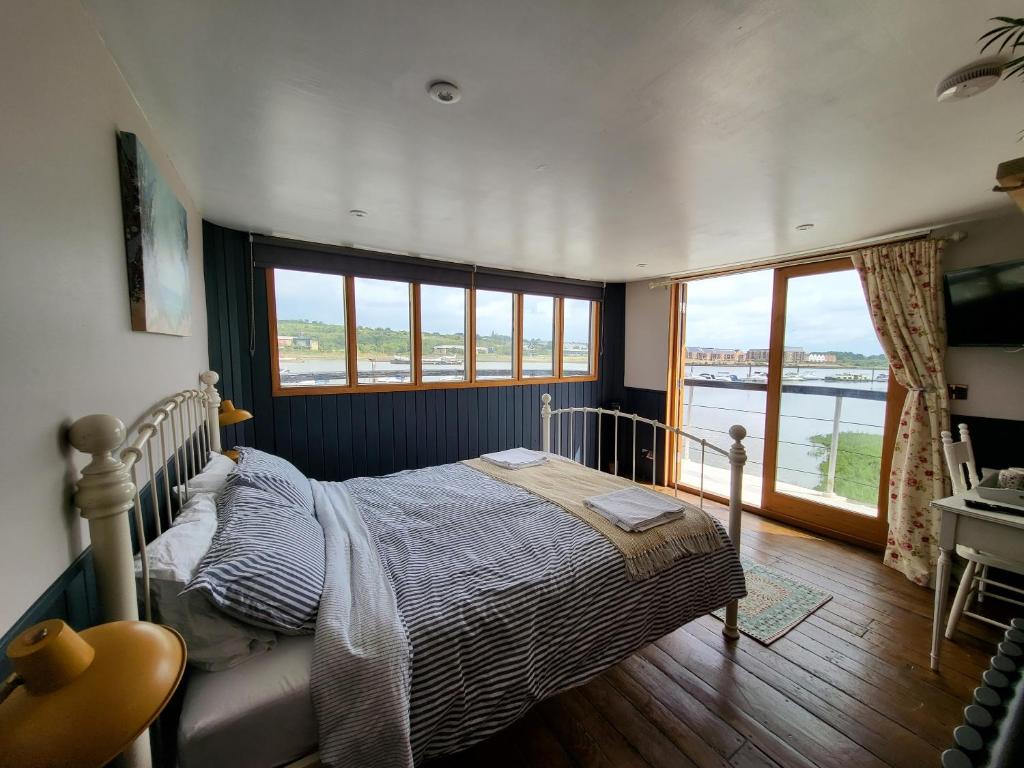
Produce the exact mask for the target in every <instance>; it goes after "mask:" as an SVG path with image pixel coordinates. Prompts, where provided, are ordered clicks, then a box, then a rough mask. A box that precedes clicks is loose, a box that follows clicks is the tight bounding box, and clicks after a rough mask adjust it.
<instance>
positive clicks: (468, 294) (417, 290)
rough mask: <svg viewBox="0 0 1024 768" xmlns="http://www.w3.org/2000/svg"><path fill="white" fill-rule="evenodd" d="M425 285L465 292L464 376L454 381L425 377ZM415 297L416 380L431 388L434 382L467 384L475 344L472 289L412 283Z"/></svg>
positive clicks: (470, 376) (439, 284) (459, 286)
mask: <svg viewBox="0 0 1024 768" xmlns="http://www.w3.org/2000/svg"><path fill="white" fill-rule="evenodd" d="M423 286H431V287H434V288H451V289H453V290H458V291H462V294H463V306H462V312H463V316H462V319H463V323H462V333H463V337H462V340H463V343H464V346H463V349H462V365H463V371H464V373H463V377H462V378H461V379H456V380H454V381H424V379H423V303H422V298H421V291H422V289H423ZM412 290H413V297H414V308H413V310H412V311H413V318H412V322H413V325H414V326H415V328H416V342H415V344H416V348H417V350H418V351H417V352H416V355H418V357H419V359H418V360H417V359H416V357H414V358H413V360H414V362H415V363H416V370H415V371H413V375H414V376H415V377H416V379H415V380H416V382H417V383H418V384H421V385H423V386H422V387H421V388H424V389H425V388H430V387H431V386H432V385H434V384H465V383H466V382H468V381H472V371H471V369H470V360H471V355H470V347H472V346H473V342H472V339H471V338H470V336H469V331H470V328H471V327H472V325H473V323H472V322H471V321H470V318H469V315H470V311H472V310H475V306H474V304H473V301H472V295H473V294H472V289H470V288H465V287H463V286H461V285H443V284H441V283H425V282H424V283H415V282H414V283H413V284H412Z"/></svg>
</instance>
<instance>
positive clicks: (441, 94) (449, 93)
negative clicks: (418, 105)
mask: <svg viewBox="0 0 1024 768" xmlns="http://www.w3.org/2000/svg"><path fill="white" fill-rule="evenodd" d="M427 93H429V94H430V98H432V99H433V100H434V101H436V102H439V103H441V104H454V103H455V102H456V101H458V100H459V99H461V98H462V92H461V91H460V90H459V86H457V85H456V84H455V83H452V82H449V81H447V80H435V81H434V82H432V83H430V85H428V86H427Z"/></svg>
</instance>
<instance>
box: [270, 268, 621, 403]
mask: <svg viewBox="0 0 1024 768" xmlns="http://www.w3.org/2000/svg"><path fill="white" fill-rule="evenodd" d="M275 269H287V270H291V271H297V272H310V273H313V274H320V275H333V276H335V277H341V278H343V279H344V281H345V323H346V327H345V336H346V350H345V354H346V365H347V368H348V370H347V383H346V384H344V385H337V384H331V385H323V386H316V385H314V386H306V387H303V386H296V387H282V386H281V379H280V372H281V371H280V359H279V358H280V353H279V348H278V343H277V296H276V291H275V286H274V270H275ZM264 272H265V273H266V275H265V281H266V290H267V325H268V328H269V333H270V336H269V339H268V345H269V347H270V350H269V352H270V385H271V386H270V389H271V395H272V396H273V397H292V396H296V395H299V396H301V395H343V394H360V393H362V394H371V393H381V392H417V391H424V390H431V389H471V388H476V387H515V386H523V385H528V384H555V383H572V382H587V381H597V380H598V378H599V376H600V371H599V369H598V363H599V361H600V339H601V325H600V317H601V315H600V310H601V302H600V301H599V300H596V299H585V301H589V302H590V309H591V323H590V335H591V343H590V373H589V374H588V375H586V376H563V375H562V357H563V354H564V351H563V350H562V338H563V332H564V327H565V317H564V307H565V302H564V298H566V297H563V296H554V297H553V298H554V302H555V310H554V311H555V323H554V325H555V327H554V335H555V339H554V342H555V344H556V346H555V349H556V350H558V353H557V354H555V355H554V365H555V375H553V376H537V377H529V378H524V377H523V375H522V372H523V364H522V363H523V360H522V357H523V352H522V338H523V296H524V295H525V294H526V293H530V292H529V291H514V290H513V291H501V292H503V293H510V294H512V297H513V337H514V338H513V347H512V349H513V355H512V367H513V370H512V378H506V379H478V378H477V373H476V293H477V290H478V289H477V288H476V287H475V286H470V287H468V288H464V290H465V291H466V295H467V302H466V304H467V314H466V336H467V345H466V346H467V349H466V378H465V379H464V380H462V381H424V380H423V354H422V325H423V324H422V307H421V301H420V286H421V285H424V284H426V285H442V284H441V283H433V282H426V281H419V280H408V281H402V280H400V279H395V278H388V279H390V280H392V281H393V282H408V283H409V286H410V288H411V296H412V298H411V312H412V324H411V336H412V381H411V382H410V383H406V384H397V383H396V384H379V383H374V384H359V383H358V379H359V372H358V347H357V345H356V331H357V325H356V323H357V319H356V307H355V275H351V274H340V273H335V272H325V271H321V270H316V269H297V268H294V267H290V266H283V265H282V266H280V267H271V266H267V267H266V268H265V269H264ZM480 290H491V289H480ZM494 290H500V289H494ZM530 295H536V294H533V293H530ZM569 298H573V297H569Z"/></svg>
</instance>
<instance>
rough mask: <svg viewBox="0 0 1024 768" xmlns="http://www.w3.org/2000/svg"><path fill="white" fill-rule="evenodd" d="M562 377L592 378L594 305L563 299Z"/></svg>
mask: <svg viewBox="0 0 1024 768" xmlns="http://www.w3.org/2000/svg"><path fill="white" fill-rule="evenodd" d="M562 306H563V319H562V325H563V328H564V330H563V335H562V376H590V375H591V373H592V372H593V342H594V309H593V307H594V303H593V302H591V301H587V300H585V299H563V300H562Z"/></svg>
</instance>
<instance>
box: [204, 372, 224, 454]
mask: <svg viewBox="0 0 1024 768" xmlns="http://www.w3.org/2000/svg"><path fill="white" fill-rule="evenodd" d="M199 380H200V381H201V382H203V385H204V386H203V394H204V395H206V404H207V405H208V406H212V407H213V408H215V409H219V408H220V392H218V391H217V382H218V381H220V374H219V373H217V372H216V371H203V372H202V373H200V374H199ZM212 418H213V415H211V419H212ZM218 450H220V449H218Z"/></svg>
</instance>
